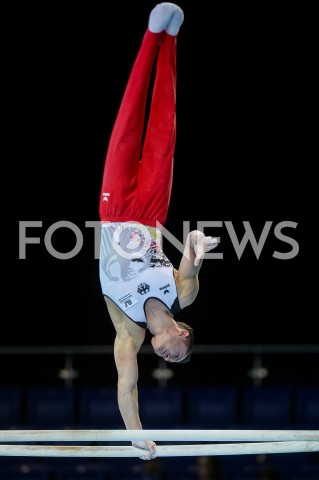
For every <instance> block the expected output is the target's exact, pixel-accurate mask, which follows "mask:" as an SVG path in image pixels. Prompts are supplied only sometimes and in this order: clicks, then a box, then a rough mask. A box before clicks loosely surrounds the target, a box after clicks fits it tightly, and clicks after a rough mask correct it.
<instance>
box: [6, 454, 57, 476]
mask: <svg viewBox="0 0 319 480" xmlns="http://www.w3.org/2000/svg"><path fill="white" fill-rule="evenodd" d="M50 475H51V472H50V470H49V468H48V467H47V466H46V465H41V464H37V463H29V462H23V461H22V460H21V458H19V460H18V461H17V459H15V463H14V464H11V465H6V466H2V467H1V470H0V478H1V480H50V479H51V476H50Z"/></svg>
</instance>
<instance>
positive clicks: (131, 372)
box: [114, 333, 156, 460]
mask: <svg viewBox="0 0 319 480" xmlns="http://www.w3.org/2000/svg"><path fill="white" fill-rule="evenodd" d="M144 336H145V334H144ZM141 343H142V342H141ZM141 343H140V342H136V341H135V339H133V338H132V337H131V336H130V335H129V333H126V334H124V333H123V334H121V335H119V334H117V335H116V338H115V344H114V356H115V363H116V368H117V372H118V404H119V409H120V412H121V415H122V418H123V420H124V423H125V426H126V428H127V429H129V430H141V429H142V424H141V421H140V417H139V412H138V410H139V407H138V392H137V380H138V365H137V353H138V350H139V349H140V347H141ZM132 445H133V446H134V447H137V448H141V449H144V450H147V451H148V452H147V453H146V452H145V455H142V456H141V457H140V458H141V459H142V460H150V459H151V458H155V451H156V445H155V443H154V442H152V441H139V442H132Z"/></svg>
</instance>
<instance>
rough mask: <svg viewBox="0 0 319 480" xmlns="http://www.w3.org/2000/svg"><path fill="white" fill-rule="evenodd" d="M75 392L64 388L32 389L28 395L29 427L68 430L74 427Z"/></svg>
mask: <svg viewBox="0 0 319 480" xmlns="http://www.w3.org/2000/svg"><path fill="white" fill-rule="evenodd" d="M74 418H75V404H74V391H73V390H67V389H64V388H44V387H41V388H31V389H30V390H29V391H28V394H27V426H28V427H29V428H32V427H41V428H42V429H45V428H53V427H54V428H67V427H72V426H73V425H74Z"/></svg>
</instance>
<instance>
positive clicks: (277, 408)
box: [241, 386, 292, 429]
mask: <svg viewBox="0 0 319 480" xmlns="http://www.w3.org/2000/svg"><path fill="white" fill-rule="evenodd" d="M241 400H242V405H241V428H246V429H250V428H252V429H262V428H264V429H281V428H283V429H284V428H288V427H290V426H291V422H292V389H291V388H290V387H288V386H287V387H286V386H285V387H245V388H244V389H243V392H242V397H241Z"/></svg>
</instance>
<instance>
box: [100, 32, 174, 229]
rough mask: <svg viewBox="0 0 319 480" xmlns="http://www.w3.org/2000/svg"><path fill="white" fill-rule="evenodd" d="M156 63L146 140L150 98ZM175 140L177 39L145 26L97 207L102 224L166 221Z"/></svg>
mask: <svg viewBox="0 0 319 480" xmlns="http://www.w3.org/2000/svg"><path fill="white" fill-rule="evenodd" d="M155 61H156V65H155ZM154 66H155V67H156V68H155V73H154V84H153V92H152V96H151V105H150V111H149V116H148V122H147V126H146V128H145V137H144V141H143V132H144V124H145V117H146V101H147V97H148V92H149V89H150V83H151V77H152V71H153V67H154ZM142 141H143V144H142ZM175 141H176V37H175V36H172V35H168V34H167V33H166V32H160V33H152V32H150V31H149V30H147V31H146V33H145V35H144V38H143V41H142V44H141V47H140V49H139V52H138V55H137V57H136V60H135V62H134V65H133V68H132V71H131V74H130V77H129V81H128V83H127V86H126V89H125V93H124V96H123V99H122V102H121V106H120V109H119V112H118V114H117V118H116V121H115V124H114V127H113V131H112V134H111V138H110V142H109V146H108V150H107V154H106V160H105V167H104V174H103V182H102V190H101V198H100V208H99V211H100V219H101V221H102V222H129V221H136V222H139V223H142V224H144V225H148V226H156V225H157V222H159V223H160V224H161V225H164V223H165V220H166V216H167V211H168V207H169V201H170V196H171V189H172V180H173V158H174V149H175ZM157 226H159V225H157Z"/></svg>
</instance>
